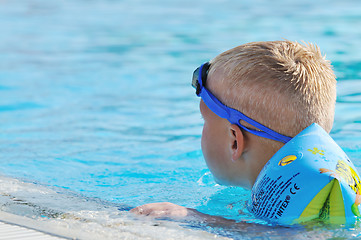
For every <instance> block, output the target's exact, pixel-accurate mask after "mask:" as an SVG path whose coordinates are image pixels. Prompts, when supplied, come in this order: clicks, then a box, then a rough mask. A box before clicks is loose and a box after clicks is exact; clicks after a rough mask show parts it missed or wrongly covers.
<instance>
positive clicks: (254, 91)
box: [131, 41, 336, 220]
mask: <svg viewBox="0 0 361 240" xmlns="http://www.w3.org/2000/svg"><path fill="white" fill-rule="evenodd" d="M193 86H194V87H195V88H196V91H197V92H196V94H197V95H198V96H200V97H201V101H200V111H201V114H202V116H203V118H204V126H203V132H202V151H203V155H204V158H205V160H206V163H207V166H208V167H209V169H210V170H211V172H212V174H213V176H214V178H215V180H216V181H217V182H218V183H220V184H225V185H233V186H241V187H245V188H252V186H253V185H254V184H255V182H256V179H257V176H258V175H259V174H260V172H261V170H262V168H264V166H265V164H266V163H267V162H268V161H269V159H271V158H272V156H273V155H274V154H275V153H276V152H277V151H278V150H279V149H280V148H282V146H283V145H284V144H285V143H287V142H288V141H289V140H290V139H291V138H293V137H294V136H296V135H297V134H298V133H300V132H301V131H302V130H303V129H305V128H307V127H308V126H310V125H311V124H312V123H317V124H319V125H320V126H321V127H322V128H323V129H324V130H326V131H327V132H330V130H331V128H332V125H333V119H334V109H335V102H336V79H335V75H334V73H333V71H332V69H331V65H330V62H329V61H327V60H325V58H324V57H322V55H321V53H320V50H319V48H318V47H317V46H315V45H312V44H308V45H301V44H299V43H297V42H291V41H272V42H253V43H248V44H244V45H241V46H239V47H236V48H233V49H231V50H228V51H226V52H224V53H221V54H220V55H218V56H217V57H215V58H214V59H213V60H212V61H210V63H206V64H204V65H202V66H201V67H200V68H199V69H197V70H196V71H195V74H194V76H193ZM296 187H297V186H296ZM131 212H134V213H137V214H140V215H149V216H154V217H173V218H180V217H186V216H196V217H200V218H201V219H202V220H204V219H205V220H209V219H215V217H211V216H208V215H204V214H201V213H199V212H197V211H195V210H192V209H187V208H185V207H181V206H177V205H175V204H171V203H153V204H146V205H143V206H139V207H137V208H134V209H132V210H131Z"/></svg>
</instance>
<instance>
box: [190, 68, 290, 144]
mask: <svg viewBox="0 0 361 240" xmlns="http://www.w3.org/2000/svg"><path fill="white" fill-rule="evenodd" d="M209 67H210V63H208V62H207V63H204V64H202V65H201V66H200V67H199V68H197V69H196V70H195V71H194V73H193V79H192V86H193V87H194V88H195V89H196V94H197V96H198V97H201V98H202V100H203V102H204V103H205V104H206V105H207V107H208V108H209V109H211V111H212V112H214V113H215V114H217V115H218V116H219V117H221V118H225V119H227V120H228V121H229V122H230V123H232V124H236V125H238V126H239V127H240V128H241V129H244V130H245V131H247V132H250V133H252V134H254V135H257V136H260V137H264V138H269V139H272V140H275V141H279V142H283V143H287V142H288V141H289V140H291V139H292V138H291V137H288V136H285V135H282V134H280V133H278V132H275V131H273V130H272V129H269V128H268V127H266V126H264V125H262V124H260V123H258V122H256V121H255V120H253V119H251V118H249V117H247V116H246V115H244V114H243V113H241V112H240V111H238V110H236V109H233V108H230V107H227V106H226V105H224V104H223V103H221V102H220V101H219V100H218V99H217V98H216V97H215V96H214V95H213V94H212V93H211V92H210V91H209V90H207V88H205V85H206V81H207V75H208V69H209ZM241 120H243V121H245V122H247V123H249V124H251V125H252V126H254V127H256V128H258V129H259V130H254V129H250V128H247V127H245V126H243V125H242V124H240V121H241Z"/></svg>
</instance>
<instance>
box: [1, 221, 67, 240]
mask: <svg viewBox="0 0 361 240" xmlns="http://www.w3.org/2000/svg"><path fill="white" fill-rule="evenodd" d="M0 239H1V240H5V239H6V240H8V239H9V240H10V239H21V240H33V239H34V240H35V239H39V240H60V239H66V238H63V237H58V236H54V235H51V234H47V233H44V232H40V231H38V230H34V229H30V228H26V227H22V226H18V225H14V224H9V223H5V222H0Z"/></svg>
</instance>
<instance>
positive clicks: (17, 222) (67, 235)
mask: <svg viewBox="0 0 361 240" xmlns="http://www.w3.org/2000/svg"><path fill="white" fill-rule="evenodd" d="M1 229H2V230H3V231H4V233H6V232H8V233H10V232H13V234H14V235H12V236H11V237H12V238H14V237H16V236H17V235H16V234H18V236H19V237H20V234H21V239H24V240H25V239H39V240H42V239H85V237H86V236H82V234H81V233H76V232H73V231H72V232H70V231H69V230H67V228H66V227H65V226H55V225H54V224H52V223H51V222H46V221H36V220H34V219H31V218H28V217H24V216H18V215H15V214H11V213H7V212H3V211H0V239H7V238H3V237H5V236H6V235H5V234H4V235H3V234H2V232H1ZM28 237H29V238H28ZM19 239H20V238H19Z"/></svg>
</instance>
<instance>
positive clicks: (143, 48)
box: [0, 0, 361, 238]
mask: <svg viewBox="0 0 361 240" xmlns="http://www.w3.org/2000/svg"><path fill="white" fill-rule="evenodd" d="M360 13H361V2H360V1H357V0H354V1H351V0H348V1H332V0H320V1H311V0H307V1H302V2H296V1H287V0H280V1H266V0H257V1H236V0H215V1H204V0H201V1H197V2H195V1H190V0H182V1H180V0H175V1H166V0H152V1H146V0H136V1H134V0H123V1H120V0H119V1H116V0H92V1H84V0H73V1H46V0H27V1H25V0H24V1H21V0H15V1H0V29H1V32H0V163H1V164H0V174H1V175H6V176H11V177H14V178H18V179H23V180H26V181H31V182H36V183H39V184H42V185H46V186H49V187H52V186H55V187H60V188H65V189H69V190H70V191H73V192H75V193H79V194H82V195H84V196H86V197H90V198H99V199H101V200H104V201H108V202H111V203H116V204H124V205H127V206H137V205H140V204H145V203H150V202H159V201H170V202H173V203H176V204H180V205H183V206H186V207H191V208H196V209H198V210H200V211H202V212H205V213H209V214H215V215H222V216H224V217H229V218H233V219H238V220H241V219H247V220H252V221H253V218H252V216H251V215H250V214H248V213H247V211H242V210H244V209H243V203H244V201H245V199H246V197H247V195H248V194H249V192H248V191H246V190H243V189H239V188H226V187H223V186H218V185H216V184H215V182H214V180H213V179H212V176H211V175H210V173H209V171H208V170H207V167H206V165H205V163H204V160H203V156H202V153H201V150H200V137H201V129H202V119H201V117H200V113H199V110H198V103H199V102H198V101H199V99H198V98H196V97H195V95H194V90H193V89H192V88H191V87H190V78H191V75H192V72H193V70H194V69H195V68H196V67H197V66H198V65H200V64H201V63H202V62H204V61H207V60H209V59H211V58H213V57H214V56H216V55H217V54H219V53H220V52H222V51H224V50H227V49H229V48H232V47H234V46H237V45H240V44H242V43H246V42H250V41H264V40H282V39H289V40H297V41H306V42H314V43H317V44H318V45H319V46H320V48H321V50H322V52H324V53H325V54H326V55H327V58H328V59H330V60H331V61H332V63H333V65H334V70H335V72H336V75H337V78H338V80H339V83H338V101H337V106H336V117H335V125H334V129H333V131H332V133H331V135H332V136H333V137H334V138H335V140H336V141H337V142H338V143H339V144H340V145H341V146H342V147H343V148H344V150H345V151H346V153H347V154H348V155H349V156H350V157H351V159H353V161H354V164H355V165H356V166H357V167H358V168H359V170H361V125H360V123H361V121H360V119H361V104H360V103H361V90H360V89H361V80H360V79H361V71H360V69H361V51H359V47H360V42H361V28H360V26H361V14H360ZM239 210H240V211H239ZM355 231H356V232H358V231H357V230H355ZM355 231H351V232H352V234H355ZM216 232H217V231H216ZM331 232H332V233H334V234H335V235H334V236H339V234H340V232H338V230H332V231H331ZM342 234H345V235H346V236H351V235H347V234H348V232H347V231H346V233H345V232H342ZM350 234H351V233H350ZM231 237H235V238H236V237H237V233H234V235H231Z"/></svg>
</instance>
